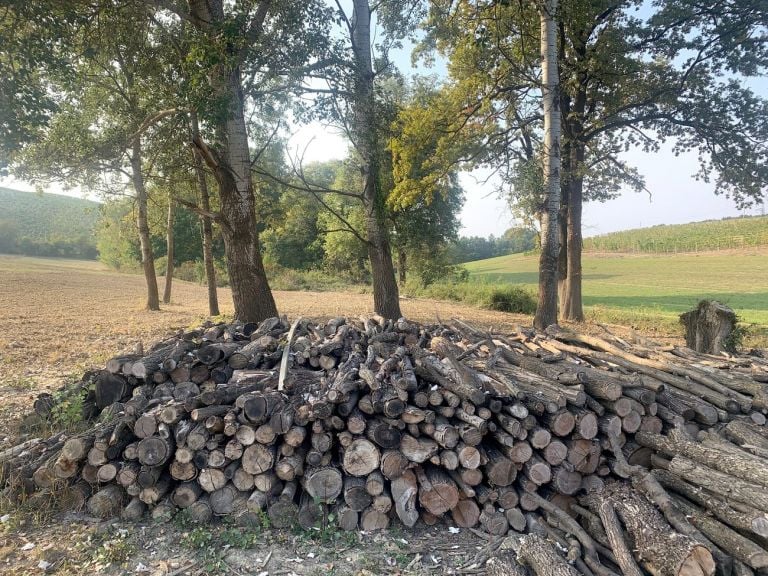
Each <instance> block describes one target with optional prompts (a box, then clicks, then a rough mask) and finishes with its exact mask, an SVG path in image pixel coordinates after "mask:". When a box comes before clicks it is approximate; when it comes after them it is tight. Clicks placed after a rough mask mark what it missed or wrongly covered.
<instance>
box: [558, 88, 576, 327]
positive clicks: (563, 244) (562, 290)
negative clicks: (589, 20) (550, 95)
mask: <svg viewBox="0 0 768 576" xmlns="http://www.w3.org/2000/svg"><path fill="white" fill-rule="evenodd" d="M561 102H562V103H561V106H562V109H561V114H562V115H563V117H564V118H563V122H564V121H565V119H566V118H567V116H568V112H569V110H570V103H569V99H568V98H567V97H565V96H563V99H562V101H561ZM566 126H567V124H566ZM571 148H572V144H571V138H570V135H569V134H566V135H564V136H563V142H562V151H561V152H562V158H561V162H562V165H561V170H560V173H561V174H562V177H561V179H560V212H559V214H558V217H559V221H558V226H557V230H558V232H559V238H560V246H559V250H558V252H557V293H558V302H559V303H560V310H561V312H562V310H563V309H564V306H565V302H566V300H567V298H568V283H567V282H566V280H567V278H568V197H569V191H570V190H569V187H570V185H571V178H572V177H573V174H572V171H571Z"/></svg>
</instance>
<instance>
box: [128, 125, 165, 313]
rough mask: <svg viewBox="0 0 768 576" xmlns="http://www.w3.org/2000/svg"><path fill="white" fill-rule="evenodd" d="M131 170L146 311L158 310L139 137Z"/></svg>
mask: <svg viewBox="0 0 768 576" xmlns="http://www.w3.org/2000/svg"><path fill="white" fill-rule="evenodd" d="M131 170H132V179H133V189H134V191H135V192H136V203H137V204H138V215H137V217H136V227H137V228H138V230H139V244H140V245H141V265H142V268H143V269H144V279H145V280H146V281H147V309H149V310H160V295H159V293H158V290H157V276H156V275H155V257H154V255H153V254H152V244H151V242H150V239H149V222H148V221H147V189H146V187H145V186H144V175H143V173H142V171H141V170H142V168H141V138H139V137H136V138H135V139H134V141H133V153H132V154H131Z"/></svg>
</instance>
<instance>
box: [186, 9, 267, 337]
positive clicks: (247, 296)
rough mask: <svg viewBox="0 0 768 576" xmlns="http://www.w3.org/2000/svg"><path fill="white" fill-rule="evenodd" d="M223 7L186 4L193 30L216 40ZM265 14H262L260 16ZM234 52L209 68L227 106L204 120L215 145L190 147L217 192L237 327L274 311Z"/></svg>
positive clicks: (218, 96) (198, 143)
mask: <svg viewBox="0 0 768 576" xmlns="http://www.w3.org/2000/svg"><path fill="white" fill-rule="evenodd" d="M223 4H224V3H223V1H222V0H218V1H216V2H192V3H190V10H191V11H192V16H193V19H194V21H195V23H196V25H198V26H200V27H201V28H202V29H203V30H204V31H205V32H206V33H207V34H208V35H210V36H211V37H214V36H216V35H218V33H219V30H220V25H222V24H223V21H224V19H225V15H224V5H223ZM265 15H266V11H262V16H265ZM217 41H218V40H217ZM237 49H238V48H237V47H234V46H232V47H230V48H229V49H228V51H229V53H228V54H226V56H227V58H226V59H225V63H221V64H218V65H216V66H214V67H213V68H212V69H211V72H210V74H209V82H210V84H211V86H212V87H213V89H214V92H215V96H216V99H217V101H219V102H225V103H226V104H227V110H225V111H219V112H218V113H216V114H215V115H213V116H212V117H211V118H210V119H209V120H210V122H211V125H212V126H213V128H214V131H215V139H216V142H215V145H214V147H213V148H209V147H208V146H206V145H205V144H204V143H203V142H202V140H200V139H199V138H197V139H195V140H194V143H195V145H196V146H197V148H198V150H199V151H200V152H201V153H202V155H203V158H204V159H205V161H206V163H207V164H208V165H209V167H210V168H211V169H212V170H213V174H214V177H215V178H216V182H217V184H218V187H219V198H220V200H221V206H220V221H221V230H222V236H223V237H224V249H225V254H226V257H227V270H228V272H229V283H230V286H231V288H232V300H233V302H234V305H235V317H236V318H237V319H238V320H241V321H243V322H260V321H262V320H265V319H267V318H270V317H273V316H277V307H276V306H275V301H274V299H273V297H272V292H271V291H270V289H269V283H268V282H267V276H266V272H265V271H264V262H263V261H262V257H261V250H260V248H259V233H258V220H257V218H256V206H255V198H254V195H253V180H252V175H251V155H250V149H249V147H248V130H247V127H246V125H245V110H244V103H243V89H242V78H241V70H240V67H241V59H242V58H243V56H242V55H240V54H235V53H233V52H234V51H235V50H237Z"/></svg>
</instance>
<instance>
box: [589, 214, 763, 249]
mask: <svg viewBox="0 0 768 576" xmlns="http://www.w3.org/2000/svg"><path fill="white" fill-rule="evenodd" d="M751 246H768V216H745V217H742V218H724V219H722V220H705V221H703V222H691V223H689V224H671V225H670V224H661V225H659V226H652V227H650V228H637V229H634V230H624V231H622V232H612V233H611V234H602V235H600V236H593V237H591V238H585V239H584V250H585V251H590V252H645V253H679V252H705V251H710V250H723V249H727V248H746V247H751Z"/></svg>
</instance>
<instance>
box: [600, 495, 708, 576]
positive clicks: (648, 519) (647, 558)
mask: <svg viewBox="0 0 768 576" xmlns="http://www.w3.org/2000/svg"><path fill="white" fill-rule="evenodd" d="M588 498H589V499H591V501H592V502H598V501H599V500H600V499H602V498H605V499H606V501H609V502H610V503H611V505H612V506H613V508H614V509H615V510H616V512H617V513H618V515H619V517H620V518H621V520H622V522H623V523H624V525H625V526H626V528H627V531H628V532H629V534H630V537H631V541H630V545H631V546H632V548H633V550H634V551H635V554H636V555H637V556H636V557H637V560H638V561H639V562H640V563H641V564H642V565H644V566H645V567H646V569H647V570H648V571H649V572H651V573H653V574H660V575H661V574H665V575H675V576H687V575H691V576H693V575H701V574H704V575H707V576H711V575H712V574H714V571H715V562H714V560H713V559H712V555H711V554H710V553H709V551H708V550H707V549H706V548H704V547H703V546H702V545H700V544H699V543H697V542H696V541H695V540H693V539H692V538H690V537H688V536H684V535H682V534H678V533H676V532H671V531H670V529H669V526H668V525H667V523H666V522H665V521H664V519H663V518H662V516H661V515H660V514H659V513H658V512H657V511H656V509H655V508H653V506H651V504H650V503H649V502H648V501H647V500H645V499H644V498H642V497H641V496H640V495H639V494H637V493H636V492H633V491H632V490H630V489H629V488H628V487H627V486H626V485H622V484H620V483H619V482H610V483H608V484H606V489H605V491H604V492H603V494H601V495H596V496H589V497H588Z"/></svg>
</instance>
